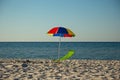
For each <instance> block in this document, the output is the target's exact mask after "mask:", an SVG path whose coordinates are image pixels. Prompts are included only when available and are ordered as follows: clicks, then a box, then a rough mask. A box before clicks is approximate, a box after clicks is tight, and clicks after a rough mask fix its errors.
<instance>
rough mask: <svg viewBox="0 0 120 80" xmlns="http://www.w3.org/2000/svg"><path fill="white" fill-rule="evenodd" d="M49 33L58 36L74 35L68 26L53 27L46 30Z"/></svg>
mask: <svg viewBox="0 0 120 80" xmlns="http://www.w3.org/2000/svg"><path fill="white" fill-rule="evenodd" d="M48 34H49V35H52V36H60V37H74V36H75V34H74V33H73V32H72V31H71V30H70V29H68V28H64V27H54V28H52V29H51V30H49V31H48Z"/></svg>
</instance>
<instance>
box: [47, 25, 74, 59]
mask: <svg viewBox="0 0 120 80" xmlns="http://www.w3.org/2000/svg"><path fill="white" fill-rule="evenodd" d="M47 34H48V35H51V36H58V37H59V45H58V59H59V56H60V42H61V37H74V36H75V34H74V33H73V32H72V31H71V30H70V29H68V28H64V27H54V28H52V29H50V30H49V31H48V32H47Z"/></svg>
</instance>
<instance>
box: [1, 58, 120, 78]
mask: <svg viewBox="0 0 120 80" xmlns="http://www.w3.org/2000/svg"><path fill="white" fill-rule="evenodd" d="M0 80H120V61H119V60H65V61H62V62H57V63H56V62H53V61H52V60H47V59H29V60H25V59H0Z"/></svg>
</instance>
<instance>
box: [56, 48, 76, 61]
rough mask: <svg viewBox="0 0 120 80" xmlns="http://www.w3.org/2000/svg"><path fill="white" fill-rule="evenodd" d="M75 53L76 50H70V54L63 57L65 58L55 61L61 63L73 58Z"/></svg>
mask: <svg viewBox="0 0 120 80" xmlns="http://www.w3.org/2000/svg"><path fill="white" fill-rule="evenodd" d="M74 53H75V51H74V50H69V51H68V53H67V54H66V55H65V56H63V57H61V58H59V59H57V60H55V62H59V61H63V60H66V59H69V58H70V57H72V55H73V54H74Z"/></svg>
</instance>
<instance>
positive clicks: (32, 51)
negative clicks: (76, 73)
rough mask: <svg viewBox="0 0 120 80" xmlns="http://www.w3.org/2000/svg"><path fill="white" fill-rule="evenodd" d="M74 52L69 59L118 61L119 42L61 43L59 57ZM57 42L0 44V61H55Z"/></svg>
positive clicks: (119, 57) (119, 54) (119, 53)
mask: <svg viewBox="0 0 120 80" xmlns="http://www.w3.org/2000/svg"><path fill="white" fill-rule="evenodd" d="M69 50H74V51H75V54H74V55H73V56H72V57H71V58H70V59H82V60H83V59H88V60H89V59H90V60H120V42H61V45H60V57H62V56H64V55H65V54H67V53H68V51H69ZM57 58H58V42H0V59H57Z"/></svg>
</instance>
